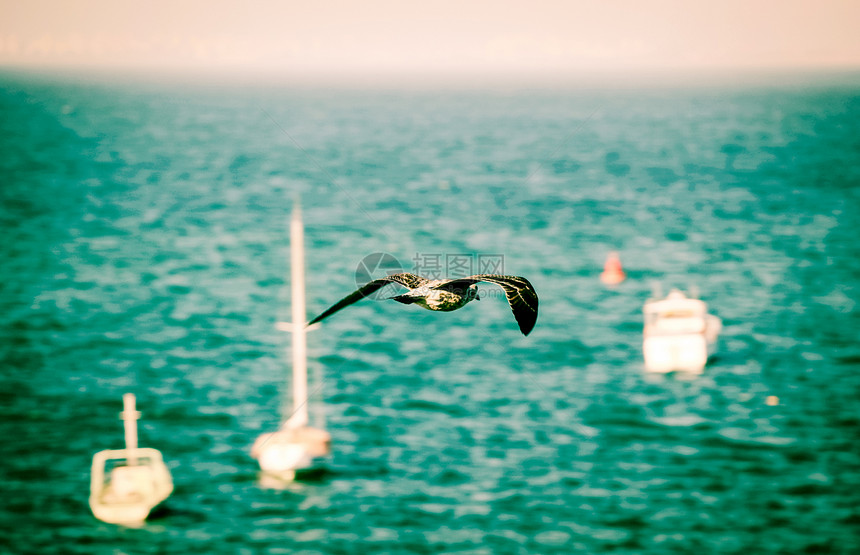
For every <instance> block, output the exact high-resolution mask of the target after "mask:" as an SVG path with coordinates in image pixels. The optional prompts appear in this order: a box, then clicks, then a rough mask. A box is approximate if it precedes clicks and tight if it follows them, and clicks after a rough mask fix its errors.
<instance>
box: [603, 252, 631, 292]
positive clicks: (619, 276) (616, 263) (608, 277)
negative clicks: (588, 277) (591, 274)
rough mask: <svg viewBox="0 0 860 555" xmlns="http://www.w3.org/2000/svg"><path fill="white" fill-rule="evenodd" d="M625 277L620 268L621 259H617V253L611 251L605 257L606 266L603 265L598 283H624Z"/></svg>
mask: <svg viewBox="0 0 860 555" xmlns="http://www.w3.org/2000/svg"><path fill="white" fill-rule="evenodd" d="M626 277H627V276H626V275H625V273H624V270H623V269H622V268H621V259H620V258H618V253H617V252H615V251H612V252H610V253H609V256H607V257H606V264H604V265H603V273H602V274H600V281H602V282H603V283H604V284H606V285H616V284H619V283H621V282H622V281H624V279H625V278H626Z"/></svg>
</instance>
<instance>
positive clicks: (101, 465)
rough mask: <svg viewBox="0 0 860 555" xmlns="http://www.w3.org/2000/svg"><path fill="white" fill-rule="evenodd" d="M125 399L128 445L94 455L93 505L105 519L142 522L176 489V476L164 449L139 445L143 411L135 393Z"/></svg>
mask: <svg viewBox="0 0 860 555" xmlns="http://www.w3.org/2000/svg"><path fill="white" fill-rule="evenodd" d="M122 400H123V411H122V413H120V417H121V418H122V419H123V420H124V421H125V449H113V450H111V449H108V450H104V451H99V452H98V453H96V454H95V455H94V456H93V464H92V470H91V474H90V508H91V509H92V511H93V514H94V515H95V516H96V518H98V519H100V520H103V521H105V522H110V523H112V524H124V525H127V526H139V525H140V524H142V523H143V521H144V520H146V517H148V516H149V513H150V512H151V511H152V509H153V508H154V507H155V506H156V505H158V504H159V503H161V502H162V501H164V500H165V499H167V498H168V497H169V496H170V494H171V492H173V479H172V478H171V476H170V471H169V470H168V469H167V466H166V465H165V464H164V459H163V458H162V456H161V452H160V451H158V450H157V449H152V448H140V447H138V446H137V419H138V418H140V413H139V412H137V411H136V410H135V397H134V394H133V393H126V394H125V395H123V398H122ZM108 469H110V470H108Z"/></svg>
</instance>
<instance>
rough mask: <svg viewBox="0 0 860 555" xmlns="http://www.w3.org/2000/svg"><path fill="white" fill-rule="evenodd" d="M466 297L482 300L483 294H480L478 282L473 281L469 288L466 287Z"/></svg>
mask: <svg viewBox="0 0 860 555" xmlns="http://www.w3.org/2000/svg"><path fill="white" fill-rule="evenodd" d="M466 297H467V298H468V299H469V300H472V299H475V300H476V301H480V300H481V296H480V295H479V294H478V285H477V284H476V283H473V284H472V285H470V286H469V288H468V289H466Z"/></svg>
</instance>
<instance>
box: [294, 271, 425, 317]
mask: <svg viewBox="0 0 860 555" xmlns="http://www.w3.org/2000/svg"><path fill="white" fill-rule="evenodd" d="M427 281H428V280H426V279H424V278H423V277H421V276H416V275H413V274H406V273H402V274H391V275H390V276H385V277H383V278H379V279H375V280H373V281H369V282H367V283H365V284H364V285H362V286H361V287H359V288H358V289H357V290H356V291H354V292H352V293H350V294H349V295H347V296H346V297H344V298H342V299H341V300H339V301H338V302H336V303H335V304H333V305H332V306H331V307H330V308H329V309H328V310H326V311H325V312H323V313H322V314H320V315H319V316H317V317H316V318H314V319H313V320H311V321H310V322H308V325H309V326H310V325H311V324H315V323H317V322H319V321H320V320H322V319H324V318H328V317H329V316H331V315H332V314H334V313H335V312H337V311H338V310H340V309H342V308H345V307H347V306H349V305H351V304H352V303H355V302H358V301H360V300H361V299H363V298H365V297H367V296H368V295H371V294H373V293H374V292H376V291H378V290H379V289H382V288H383V287H385V286H386V285H388V284H389V283H399V284H400V285H403V286H404V287H408V288H409V289H415V288H416V287H421V285H423V284H424V283H426V282H427Z"/></svg>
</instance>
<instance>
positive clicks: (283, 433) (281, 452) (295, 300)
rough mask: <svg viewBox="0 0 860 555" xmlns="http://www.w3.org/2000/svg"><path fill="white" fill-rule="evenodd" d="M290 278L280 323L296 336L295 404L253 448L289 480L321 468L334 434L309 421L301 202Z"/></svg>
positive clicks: (268, 469)
mask: <svg viewBox="0 0 860 555" xmlns="http://www.w3.org/2000/svg"><path fill="white" fill-rule="evenodd" d="M290 279H291V283H292V292H291V304H292V307H291V308H292V323H286V322H280V323H279V324H278V329H281V330H284V331H289V332H291V333H292V359H293V374H292V404H291V406H290V404H288V403H286V402H285V407H284V411H283V415H282V416H283V422H282V424H281V427H280V429H278V430H277V431H275V432H270V433H265V434H262V435H261V436H259V437H258V438H257V440H256V441H255V442H254V445H253V446H252V447H251V456H252V457H254V458H255V459H257V461H258V462H259V463H260V468H261V469H262V470H263V472H265V473H267V474H270V475H274V476H276V477H278V478H283V479H286V480H292V479H293V478H295V476H296V472H301V471H303V470H313V469H315V468H318V467H319V464H320V463H321V460H322V459H323V458H324V457H326V456H328V455H329V454H330V453H331V435H330V434H329V433H328V432H326V431H325V430H323V429H320V428H315V427H312V426H310V425H309V418H308V377H307V341H306V332H307V328H306V324H305V323H306V322H307V316H306V313H305V268H304V226H303V225H302V215H301V208H300V207H299V205H298V203H296V206H295V208H294V209H293V216H292V220H291V222H290Z"/></svg>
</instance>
